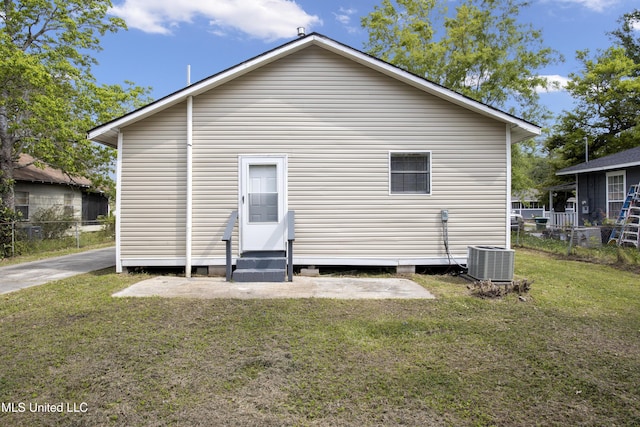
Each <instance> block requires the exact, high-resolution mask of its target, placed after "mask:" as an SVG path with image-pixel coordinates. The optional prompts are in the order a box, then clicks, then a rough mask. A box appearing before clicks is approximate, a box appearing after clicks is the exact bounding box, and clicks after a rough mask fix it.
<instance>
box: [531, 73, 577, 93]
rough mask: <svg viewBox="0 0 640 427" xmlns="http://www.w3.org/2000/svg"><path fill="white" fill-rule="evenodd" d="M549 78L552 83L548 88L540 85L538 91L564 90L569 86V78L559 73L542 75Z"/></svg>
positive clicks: (548, 80)
mask: <svg viewBox="0 0 640 427" xmlns="http://www.w3.org/2000/svg"><path fill="white" fill-rule="evenodd" d="M540 77H542V78H544V79H546V80H547V82H548V83H550V85H549V86H548V87H546V88H543V87H538V88H536V91H537V92H539V93H540V92H547V93H550V92H562V91H564V88H565V87H567V83H569V79H568V78H567V77H564V76H560V75H558V74H550V75H546V76H540Z"/></svg>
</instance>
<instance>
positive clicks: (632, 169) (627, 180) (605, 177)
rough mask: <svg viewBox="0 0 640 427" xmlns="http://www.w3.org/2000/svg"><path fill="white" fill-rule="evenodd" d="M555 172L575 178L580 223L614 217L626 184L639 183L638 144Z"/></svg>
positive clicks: (621, 200)
mask: <svg viewBox="0 0 640 427" xmlns="http://www.w3.org/2000/svg"><path fill="white" fill-rule="evenodd" d="M556 175H560V176H570V177H572V178H574V179H575V182H576V184H577V185H576V205H577V206H576V208H577V211H578V221H579V224H580V225H584V222H585V221H588V222H590V223H602V221H603V220H604V219H606V218H609V219H612V220H615V219H616V218H617V217H618V215H619V214H620V210H621V209H622V204H623V203H624V199H625V198H626V195H627V191H628V189H629V187H630V186H631V185H634V184H638V183H640V147H636V148H631V149H629V150H625V151H621V152H619V153H616V154H611V155H609V156H605V157H600V158H599V159H595V160H590V161H588V162H585V163H580V164H578V165H574V166H570V167H568V168H564V169H561V170H559V171H558V172H556Z"/></svg>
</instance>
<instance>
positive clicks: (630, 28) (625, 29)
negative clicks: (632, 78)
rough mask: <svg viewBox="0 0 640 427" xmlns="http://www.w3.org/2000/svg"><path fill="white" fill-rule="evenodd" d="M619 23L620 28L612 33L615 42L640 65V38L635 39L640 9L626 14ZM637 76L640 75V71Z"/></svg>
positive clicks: (639, 19) (639, 20) (639, 23)
mask: <svg viewBox="0 0 640 427" xmlns="http://www.w3.org/2000/svg"><path fill="white" fill-rule="evenodd" d="M618 23H619V24H620V28H619V29H617V30H615V31H612V32H611V35H612V36H613V38H614V41H615V42H616V43H617V44H618V45H620V46H621V47H622V48H623V49H624V50H625V52H626V54H627V56H628V57H629V58H631V59H632V60H633V62H634V63H636V64H640V37H638V36H635V37H634V33H637V31H638V29H639V27H638V26H639V25H640V9H636V10H634V11H633V12H629V13H625V14H624V15H622V17H621V18H620V19H618ZM636 75H640V70H638V71H637V72H636Z"/></svg>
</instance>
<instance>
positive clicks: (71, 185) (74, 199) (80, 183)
mask: <svg viewBox="0 0 640 427" xmlns="http://www.w3.org/2000/svg"><path fill="white" fill-rule="evenodd" d="M33 162H34V159H33V157H31V156H29V155H27V154H22V155H21V156H20V160H19V161H18V165H17V167H16V169H14V173H13V177H14V180H15V185H14V194H15V208H16V211H18V212H20V213H21V220H22V221H30V220H31V219H32V217H33V215H34V214H35V213H36V212H37V211H38V210H40V209H48V208H51V207H54V206H59V207H60V208H61V212H62V213H64V214H65V215H69V216H71V217H73V218H74V219H75V220H77V221H82V223H83V224H96V223H97V221H96V220H97V218H98V216H99V215H106V214H107V213H108V212H109V200H108V198H107V197H106V196H105V195H104V194H103V193H100V192H97V191H96V190H95V189H93V188H92V186H91V181H89V180H88V179H87V178H82V177H70V176H69V175H67V174H65V173H64V172H62V171H61V170H59V169H54V168H52V167H49V166H45V167H44V168H40V167H37V166H35V165H34V164H33Z"/></svg>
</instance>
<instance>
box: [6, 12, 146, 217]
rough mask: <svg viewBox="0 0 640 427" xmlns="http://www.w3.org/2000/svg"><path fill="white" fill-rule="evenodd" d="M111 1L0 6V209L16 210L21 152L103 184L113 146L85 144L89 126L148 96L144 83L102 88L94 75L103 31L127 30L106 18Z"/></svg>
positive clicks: (119, 112) (143, 100)
mask: <svg viewBox="0 0 640 427" xmlns="http://www.w3.org/2000/svg"><path fill="white" fill-rule="evenodd" d="M110 6H111V2H110V0H3V1H2V3H0V57H1V58H2V62H0V201H1V203H0V214H1V213H4V214H7V215H9V213H10V212H11V211H12V210H13V208H14V198H13V171H14V168H15V165H16V161H17V160H18V158H19V156H20V154H22V153H28V154H31V155H32V156H33V157H34V158H35V159H37V163H38V164H41V163H42V164H44V163H46V164H50V165H52V166H54V167H56V168H59V169H62V170H63V171H65V172H66V173H67V174H69V175H70V176H74V175H75V176H78V175H84V176H87V177H89V178H92V179H93V180H94V181H96V180H98V181H99V180H100V178H101V177H103V178H104V177H105V176H106V175H107V173H108V172H109V169H110V167H111V166H110V165H111V163H112V160H113V157H114V154H113V150H112V149H108V148H106V147H101V146H97V145H95V144H92V143H91V142H89V141H87V140H86V137H85V135H86V131H87V130H88V129H90V128H91V127H92V126H93V125H94V124H95V123H96V122H102V121H107V120H109V119H111V118H113V117H115V116H117V115H120V114H123V113H124V112H126V111H127V110H128V109H130V108H132V107H134V106H137V105H141V104H142V103H143V102H145V101H148V100H147V99H144V98H145V97H147V95H148V93H149V90H148V89H147V88H140V87H136V86H134V85H133V84H132V83H131V82H126V85H127V86H126V87H122V86H120V85H110V86H105V85H98V84H97V83H96V81H95V78H94V77H93V75H92V72H91V71H92V70H91V68H92V66H93V65H95V63H96V61H95V59H94V58H93V57H92V56H91V53H92V52H95V51H99V50H100V39H99V36H102V35H104V34H105V33H106V32H116V31H118V30H120V29H124V28H126V27H125V23H124V21H122V20H121V19H118V18H108V17H107V10H108V8H109V7H110Z"/></svg>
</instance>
